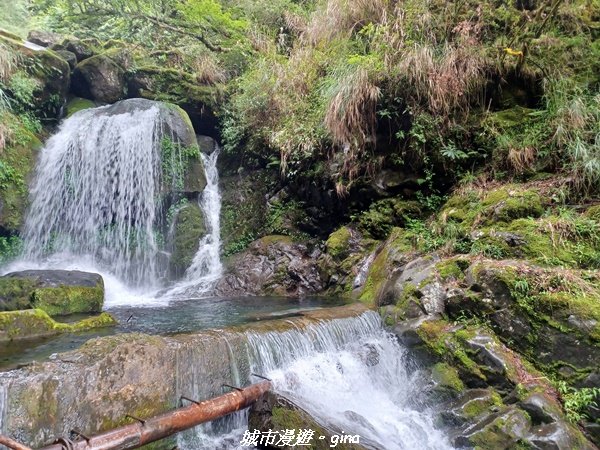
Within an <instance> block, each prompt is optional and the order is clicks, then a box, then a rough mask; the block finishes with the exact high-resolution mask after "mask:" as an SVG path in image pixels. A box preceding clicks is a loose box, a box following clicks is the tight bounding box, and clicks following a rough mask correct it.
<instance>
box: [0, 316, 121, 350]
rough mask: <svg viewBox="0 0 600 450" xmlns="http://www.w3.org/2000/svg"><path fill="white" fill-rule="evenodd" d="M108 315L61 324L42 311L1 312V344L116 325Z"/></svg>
mask: <svg viewBox="0 0 600 450" xmlns="http://www.w3.org/2000/svg"><path fill="white" fill-rule="evenodd" d="M116 324H117V322H116V320H115V319H114V318H113V317H112V316H111V315H110V314H108V313H102V314H100V315H99V316H94V317H88V318H86V319H83V320H80V321H78V322H75V323H60V322H56V321H55V320H54V319H52V318H51V317H50V316H49V315H48V314H47V313H46V312H45V311H43V310H41V309H26V310H22V311H6V312H0V342H7V341H15V340H23V339H36V338H41V337H47V336H53V335H56V334H61V333H76V332H81V331H86V330H91V329H94V328H102V327H109V326H114V325H116Z"/></svg>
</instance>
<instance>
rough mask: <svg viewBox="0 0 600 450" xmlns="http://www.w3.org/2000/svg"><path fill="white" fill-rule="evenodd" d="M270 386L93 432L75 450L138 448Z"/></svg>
mask: <svg viewBox="0 0 600 450" xmlns="http://www.w3.org/2000/svg"><path fill="white" fill-rule="evenodd" d="M270 388H271V383H270V382H269V381H266V380H265V381H261V382H259V383H256V384H252V385H250V386H248V387H246V388H244V389H240V390H239V391H231V392H228V393H227V394H223V395H221V396H219V397H215V398H213V399H210V400H205V401H202V402H199V403H197V404H192V405H189V406H186V407H182V408H178V409H175V410H173V411H169V412H166V413H163V414H161V415H159V416H155V417H152V418H148V419H146V420H145V424H144V425H142V424H141V423H139V422H138V423H133V424H129V425H125V426H122V427H120V428H116V429H114V430H109V431H105V432H103V433H100V434H97V435H95V436H90V439H89V441H76V442H73V449H72V450H127V449H132V448H138V447H141V446H142V445H146V444H149V443H151V442H155V441H158V440H160V439H163V438H166V437H169V436H172V435H174V434H176V433H179V432H180V431H184V430H187V429H188V428H192V427H195V426H196V425H200V424H201V423H205V422H210V421H211V420H215V419H218V418H219V417H223V416H226V415H227V414H231V413H233V412H236V411H239V410H241V409H244V408H247V407H248V406H250V405H251V404H252V403H254V402H255V401H256V400H258V399H259V398H260V396H261V395H263V394H264V393H265V392H267V391H268V390H269V389H270ZM238 389H239V388H238ZM4 445H6V444H4ZM17 445H20V444H17ZM9 447H10V446H9ZM10 448H11V449H14V450H31V449H28V448H27V447H24V446H20V447H10ZM41 450H65V447H64V445H62V444H52V445H48V446H46V447H43V448H42V449H41Z"/></svg>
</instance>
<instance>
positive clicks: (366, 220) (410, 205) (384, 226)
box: [358, 198, 421, 239]
mask: <svg viewBox="0 0 600 450" xmlns="http://www.w3.org/2000/svg"><path fill="white" fill-rule="evenodd" d="M420 214H421V209H420V207H419V204H418V203H417V202H414V201H408V200H403V199H400V198H386V199H383V200H378V201H376V202H374V203H372V204H371V206H370V207H369V209H368V210H367V211H365V212H363V213H362V214H361V215H360V216H359V217H358V225H359V227H360V229H361V230H362V231H365V232H366V233H368V234H369V235H370V236H373V237H374V238H378V239H385V238H387V237H388V235H389V234H390V231H391V230H392V228H393V227H395V226H402V225H404V224H405V223H406V221H407V218H414V217H418V216H419V215H420Z"/></svg>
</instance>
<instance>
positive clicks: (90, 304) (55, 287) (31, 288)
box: [0, 270, 104, 316]
mask: <svg viewBox="0 0 600 450" xmlns="http://www.w3.org/2000/svg"><path fill="white" fill-rule="evenodd" d="M0 286H2V287H3V291H4V294H3V295H2V294H0V295H2V296H3V297H4V305H6V306H9V305H11V304H13V305H14V306H15V307H14V308H12V309H27V308H30V307H33V308H39V309H42V310H44V311H45V312H46V313H48V314H49V315H51V316H56V315H65V314H73V313H90V312H100V311H102V305H103V303H104V280H103V279H102V276H100V275H98V274H96V273H89V272H80V271H67V270H25V271H22V272H12V273H9V274H7V275H5V276H4V277H1V278H0ZM4 309H9V308H8V307H5V308H4Z"/></svg>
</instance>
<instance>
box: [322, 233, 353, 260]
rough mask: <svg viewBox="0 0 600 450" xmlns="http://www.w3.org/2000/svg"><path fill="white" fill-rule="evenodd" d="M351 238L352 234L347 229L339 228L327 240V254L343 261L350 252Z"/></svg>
mask: <svg viewBox="0 0 600 450" xmlns="http://www.w3.org/2000/svg"><path fill="white" fill-rule="evenodd" d="M351 238H352V232H351V231H350V229H349V228H348V227H341V228H340V229H338V230H336V231H334V232H333V233H331V234H330V235H329V238H327V242H326V243H325V245H326V246H327V253H328V254H330V255H331V256H332V257H333V258H335V259H344V258H345V257H347V256H348V251H349V250H350V239H351Z"/></svg>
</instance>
